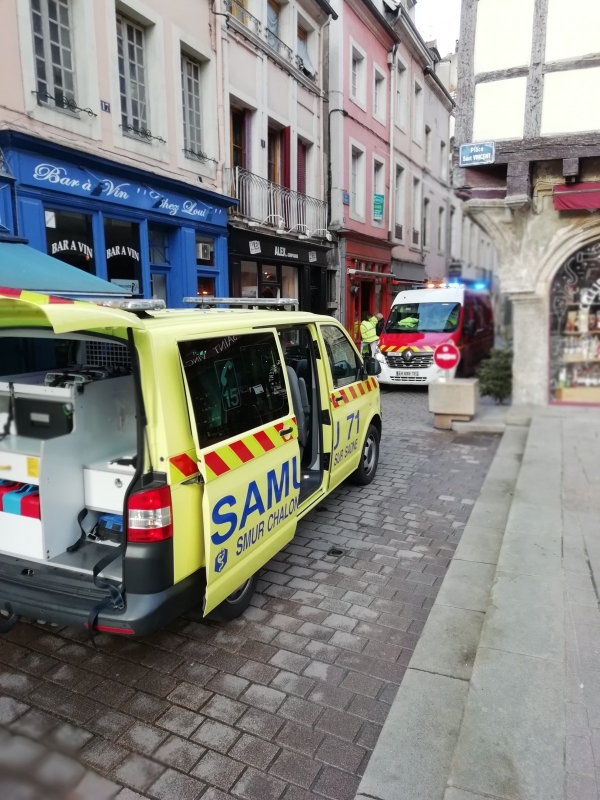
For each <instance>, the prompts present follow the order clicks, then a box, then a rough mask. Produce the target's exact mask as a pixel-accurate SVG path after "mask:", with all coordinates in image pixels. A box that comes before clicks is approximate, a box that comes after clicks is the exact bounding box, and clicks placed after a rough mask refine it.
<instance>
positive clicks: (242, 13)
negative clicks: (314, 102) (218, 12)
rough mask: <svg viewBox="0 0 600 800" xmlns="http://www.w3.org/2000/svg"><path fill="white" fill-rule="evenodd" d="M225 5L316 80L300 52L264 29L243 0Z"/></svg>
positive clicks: (233, 14)
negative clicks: (296, 52) (295, 51)
mask: <svg viewBox="0 0 600 800" xmlns="http://www.w3.org/2000/svg"><path fill="white" fill-rule="evenodd" d="M225 7H226V8H227V11H228V12H229V13H230V15H231V16H232V17H233V19H235V20H237V21H238V22H240V23H241V24H242V25H243V26H244V27H245V28H248V30H250V31H252V33H254V34H256V35H257V36H259V37H260V38H261V39H263V40H264V41H265V42H266V43H267V44H268V46H269V47H270V48H271V50H274V51H275V52H276V53H278V55H280V56H281V57H282V58H283V59H285V61H287V62H288V63H289V64H292V66H294V67H296V68H297V69H299V70H300V71H301V72H303V73H304V74H306V75H307V77H309V78H310V80H312V81H316V78H317V76H316V73H314V74H313V73H312V71H311V70H310V69H308V70H307V69H306V65H305V64H304V61H303V59H302V57H301V56H300V55H298V54H295V53H294V51H293V50H292V48H291V47H289V45H287V44H286V43H285V42H284V41H283V40H282V39H280V38H279V36H277V34H276V33H274V32H273V31H272V30H270V29H269V28H265V29H264V30H263V26H262V23H261V21H260V20H259V19H258V18H257V17H255V16H254V15H253V14H251V13H250V12H249V11H248V9H247V8H246V7H245V6H244V4H243V2H240V0H225Z"/></svg>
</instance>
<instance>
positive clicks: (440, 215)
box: [438, 206, 446, 253]
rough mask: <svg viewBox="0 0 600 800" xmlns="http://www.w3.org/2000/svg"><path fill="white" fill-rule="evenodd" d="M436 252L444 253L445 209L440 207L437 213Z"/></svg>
mask: <svg viewBox="0 0 600 800" xmlns="http://www.w3.org/2000/svg"><path fill="white" fill-rule="evenodd" d="M438 251H439V252H440V253H445V252H446V209H445V208H444V206H440V208H439V211H438Z"/></svg>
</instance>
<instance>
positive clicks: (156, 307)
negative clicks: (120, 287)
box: [98, 299, 167, 311]
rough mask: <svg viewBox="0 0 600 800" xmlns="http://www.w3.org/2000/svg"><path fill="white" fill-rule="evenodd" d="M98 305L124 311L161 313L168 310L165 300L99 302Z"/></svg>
mask: <svg viewBox="0 0 600 800" xmlns="http://www.w3.org/2000/svg"><path fill="white" fill-rule="evenodd" d="M98 305H101V306H107V307H108V308H120V309H121V310H122V311H160V310H161V309H163V308H166V307H167V306H166V303H165V301H164V300H156V299H154V300H99V301H98Z"/></svg>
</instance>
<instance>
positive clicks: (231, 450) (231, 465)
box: [204, 417, 298, 482]
mask: <svg viewBox="0 0 600 800" xmlns="http://www.w3.org/2000/svg"><path fill="white" fill-rule="evenodd" d="M286 428H291V429H292V430H291V431H290V433H289V434H286V435H285V436H281V434H280V431H282V430H284V429H286ZM297 438H298V425H297V423H296V417H290V418H289V419H287V420H286V421H285V422H278V423H277V424H276V425H269V426H268V427H266V428H263V429H262V430H260V431H257V432H256V433H251V434H249V435H248V436H244V437H243V438H242V439H238V440H237V442H232V443H231V444H227V445H225V446H224V447H219V448H217V449H216V450H213V451H212V452H211V453H206V455H205V456H204V463H205V464H206V480H207V481H208V482H210V481H214V480H215V478H220V477H221V475H225V473H227V472H231V470H233V469H237V467H241V466H242V464H247V463H248V462H249V461H252V460H253V459H255V458H259V457H260V456H262V455H264V454H265V453H268V452H269V451H270V450H274V449H275V448H276V447H281V446H282V445H284V444H286V442H291V441H292V440H293V439H297Z"/></svg>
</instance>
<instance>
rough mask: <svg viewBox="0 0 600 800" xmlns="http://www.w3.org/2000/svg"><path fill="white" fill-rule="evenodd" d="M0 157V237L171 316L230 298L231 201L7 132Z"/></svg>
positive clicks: (2, 135)
mask: <svg viewBox="0 0 600 800" xmlns="http://www.w3.org/2000/svg"><path fill="white" fill-rule="evenodd" d="M0 148H1V152H2V154H3V155H4V167H3V169H2V168H0V232H2V231H3V230H4V231H5V232H6V233H11V234H14V235H18V236H21V237H23V238H25V239H27V240H28V242H29V244H30V245H31V246H32V247H34V248H36V249H37V250H41V251H42V252H44V253H48V255H51V256H54V257H55V258H58V259H60V260H61V261H65V262H66V263H69V264H71V265H73V266H75V267H79V268H80V269H83V270H85V271H86V272H89V273H91V274H95V275H97V276H98V277H100V278H103V279H104V280H108V281H111V282H113V283H115V284H117V285H119V286H121V287H122V288H123V289H124V291H126V292H131V294H133V295H136V296H141V297H158V298H161V299H163V300H165V301H166V302H167V304H168V305H169V306H170V307H177V306H181V305H182V299H183V298H184V297H190V296H195V295H216V296H226V295H227V294H228V293H229V292H228V289H229V277H228V268H227V209H228V207H229V206H231V205H232V204H233V203H235V202H236V201H235V200H233V201H232V200H231V198H228V197H225V196H223V195H220V194H217V193H215V192H211V191H206V190H204V189H202V188H200V187H198V188H196V187H194V186H192V185H190V184H187V183H183V182H181V181H175V180H171V179H168V178H164V177H162V176H159V175H156V174H154V173H151V172H146V171H144V170H140V169H135V168H131V167H128V166H123V165H122V164H118V163H116V162H114V161H110V160H108V159H102V158H96V157H94V156H91V155H89V154H85V153H82V152H79V151H77V150H73V149H70V148H65V147H61V146H57V145H55V144H52V143H49V142H46V141H42V140H39V139H36V138H34V137H31V136H26V135H24V134H20V133H16V132H13V131H2V132H0Z"/></svg>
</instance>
